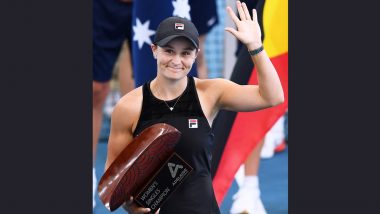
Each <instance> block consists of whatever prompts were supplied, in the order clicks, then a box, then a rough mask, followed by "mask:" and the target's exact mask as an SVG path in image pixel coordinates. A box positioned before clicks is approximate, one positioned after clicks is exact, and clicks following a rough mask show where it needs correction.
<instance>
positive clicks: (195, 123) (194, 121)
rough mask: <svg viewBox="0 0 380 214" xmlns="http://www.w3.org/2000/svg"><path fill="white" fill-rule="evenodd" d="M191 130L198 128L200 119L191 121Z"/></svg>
mask: <svg viewBox="0 0 380 214" xmlns="http://www.w3.org/2000/svg"><path fill="white" fill-rule="evenodd" d="M189 128H190V129H196V128H198V119H189Z"/></svg>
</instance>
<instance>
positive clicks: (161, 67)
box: [105, 1, 284, 214]
mask: <svg viewBox="0 0 380 214" xmlns="http://www.w3.org/2000/svg"><path fill="white" fill-rule="evenodd" d="M237 7H238V11H239V17H240V18H238V17H237V16H236V14H235V13H234V12H233V11H232V10H231V8H229V7H228V8H227V12H228V14H229V15H230V17H231V18H232V20H233V21H234V22H235V24H236V26H237V30H235V29H233V28H226V31H228V32H230V33H232V34H233V35H234V36H235V37H236V38H238V39H239V40H240V41H241V42H242V43H244V44H245V45H246V46H247V48H248V50H249V51H250V54H251V59H252V61H253V63H254V64H255V66H256V68H257V75H258V79H259V83H258V85H238V84H235V83H233V82H231V81H229V80H226V79H198V78H194V77H189V76H188V73H189V71H190V69H191V67H192V65H193V63H194V60H195V59H196V57H197V54H198V52H199V34H198V31H197V29H196V28H195V26H194V24H193V23H192V22H190V21H188V20H187V19H184V18H179V17H170V18H167V19H165V20H163V21H162V22H161V23H160V25H159V26H158V28H157V31H156V37H155V39H154V44H152V45H151V49H152V53H153V57H155V58H156V60H157V75H156V77H155V78H154V79H153V80H152V81H149V82H147V83H145V84H144V85H143V86H141V87H139V88H136V89H135V90H133V91H131V92H130V93H128V94H126V95H125V96H124V97H122V98H121V99H120V101H119V102H118V104H117V105H116V106H115V108H114V111H113V113H112V117H111V130H110V135H109V142H108V154H107V161H106V166H105V168H106V169H107V168H108V167H109V166H110V164H111V163H112V162H113V161H114V160H115V159H116V157H117V156H118V155H119V154H120V152H121V151H123V149H124V148H125V147H126V146H128V144H129V143H130V142H131V141H132V140H133V138H134V137H136V136H137V135H139V133H141V132H142V131H143V130H144V129H146V128H147V127H149V126H151V125H154V124H157V123H167V124H169V125H171V126H174V127H175V128H176V129H178V130H179V131H180V132H181V133H182V135H181V138H180V140H179V141H178V144H177V145H176V147H175V152H176V153H177V154H178V155H179V156H180V157H182V158H183V159H184V160H185V161H186V162H187V163H189V164H190V166H192V168H193V169H194V171H193V173H192V174H191V175H190V176H189V177H188V178H187V179H186V180H184V181H183V184H182V186H180V187H179V188H178V190H177V191H176V192H174V193H173V195H172V196H171V197H170V198H169V199H168V200H167V201H166V202H165V203H164V204H163V206H162V207H161V209H160V212H161V213H164V214H167V213H169V214H170V213H183V214H188V213H189V214H190V213H220V211H219V208H218V204H217V201H216V198H215V195H214V191H213V187H212V179H211V169H210V166H211V148H212V147H213V133H212V131H211V124H212V122H213V120H214V118H215V116H216V114H217V113H218V111H219V110H221V109H227V110H232V111H256V110H259V109H263V108H268V107H271V106H275V105H278V104H280V103H282V102H283V101H284V94H283V90H282V87H281V83H280V81H279V77H278V75H277V72H276V70H275V68H274V66H273V65H272V63H271V61H270V60H269V57H268V55H267V54H266V52H265V50H263V47H262V42H261V31H260V27H259V25H258V22H257V16H256V11H255V10H253V11H252V16H251V14H250V13H249V11H248V9H247V7H246V5H245V4H244V3H243V4H242V3H240V2H239V1H238V2H237ZM131 103H133V105H131ZM124 208H125V209H126V210H127V211H128V212H129V213H147V212H149V208H143V207H139V206H138V205H137V204H136V203H135V202H133V199H130V200H127V201H126V203H125V204H124Z"/></svg>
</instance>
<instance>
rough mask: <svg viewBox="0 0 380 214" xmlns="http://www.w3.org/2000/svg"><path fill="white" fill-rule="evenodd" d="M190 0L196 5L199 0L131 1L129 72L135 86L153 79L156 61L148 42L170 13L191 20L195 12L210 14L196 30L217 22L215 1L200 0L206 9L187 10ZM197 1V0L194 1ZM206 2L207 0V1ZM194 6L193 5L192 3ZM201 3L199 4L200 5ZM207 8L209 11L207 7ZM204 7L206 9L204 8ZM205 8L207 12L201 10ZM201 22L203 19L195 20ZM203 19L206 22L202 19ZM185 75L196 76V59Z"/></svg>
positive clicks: (150, 41) (150, 42)
mask: <svg viewBox="0 0 380 214" xmlns="http://www.w3.org/2000/svg"><path fill="white" fill-rule="evenodd" d="M192 2H194V5H196V4H197V5H200V4H199V3H200V2H201V1H200V0H190V1H189V0H138V1H134V2H133V4H134V9H133V21H132V31H133V33H132V34H133V39H132V58H133V75H134V79H135V86H136V87H139V86H141V85H143V84H144V83H145V82H147V81H151V80H153V79H154V78H155V77H156V75H157V62H156V60H155V59H154V58H153V53H152V50H151V48H150V45H151V44H152V42H153V39H154V36H155V33H156V29H157V27H158V25H159V23H160V22H161V21H162V20H164V19H166V18H168V17H171V16H179V17H183V18H187V19H189V20H192V16H195V13H197V14H196V15H197V19H196V20H199V18H198V15H199V16H204V17H211V18H207V20H211V21H212V23H211V24H210V22H208V25H207V26H206V28H204V29H205V30H203V27H202V29H200V28H199V27H198V25H197V23H196V22H195V21H193V22H194V24H195V26H196V27H197V28H198V31H199V34H200V35H201V34H202V33H205V32H202V31H208V30H209V29H211V28H212V26H214V25H215V24H216V23H217V16H216V6H215V1H204V3H203V5H204V8H203V9H206V10H198V9H197V10H193V11H192V10H191V5H192ZM198 2H199V3H198ZM207 2H208V3H207ZM194 7H195V6H194ZM202 7H203V6H202ZM210 8H212V9H211V11H210ZM207 9H208V10H207ZM205 11H207V12H205ZM198 13H199V14H198ZM199 22H204V21H199ZM204 23H207V21H206V22H204ZM189 76H197V70H196V63H194V65H193V67H192V69H191V70H190V73H189Z"/></svg>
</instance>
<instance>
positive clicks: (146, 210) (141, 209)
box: [137, 207, 150, 213]
mask: <svg viewBox="0 0 380 214" xmlns="http://www.w3.org/2000/svg"><path fill="white" fill-rule="evenodd" d="M137 212H138V213H149V212H150V208H143V207H140V208H138V209H137Z"/></svg>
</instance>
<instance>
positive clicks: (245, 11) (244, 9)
mask: <svg viewBox="0 0 380 214" xmlns="http://www.w3.org/2000/svg"><path fill="white" fill-rule="evenodd" d="M242 6H243V11H244V14H245V17H246V18H247V19H248V20H252V19H251V15H249V10H248V7H247V4H246V3H245V2H243V3H242Z"/></svg>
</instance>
